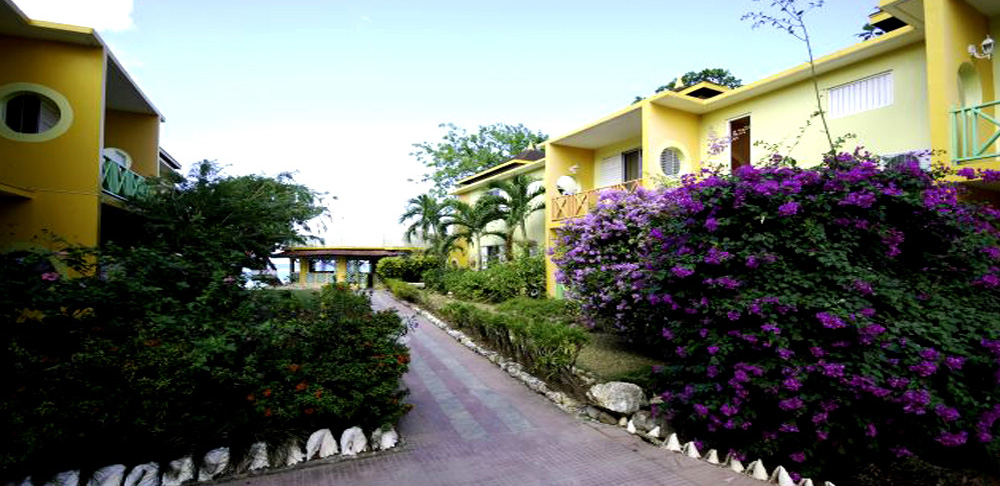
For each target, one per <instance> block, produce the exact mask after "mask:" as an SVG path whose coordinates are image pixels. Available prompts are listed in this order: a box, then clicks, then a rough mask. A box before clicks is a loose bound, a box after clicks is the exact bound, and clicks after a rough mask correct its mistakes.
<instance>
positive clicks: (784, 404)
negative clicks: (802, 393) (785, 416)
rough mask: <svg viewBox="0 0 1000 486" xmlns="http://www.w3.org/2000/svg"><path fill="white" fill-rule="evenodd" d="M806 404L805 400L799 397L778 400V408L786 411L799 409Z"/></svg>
mask: <svg viewBox="0 0 1000 486" xmlns="http://www.w3.org/2000/svg"><path fill="white" fill-rule="evenodd" d="M804 406H805V402H803V401H802V399H801V398H799V397H793V398H787V399H785V400H781V401H780V402H778V408H780V409H782V410H784V411H786V412H787V411H790V410H798V409H800V408H802V407H804Z"/></svg>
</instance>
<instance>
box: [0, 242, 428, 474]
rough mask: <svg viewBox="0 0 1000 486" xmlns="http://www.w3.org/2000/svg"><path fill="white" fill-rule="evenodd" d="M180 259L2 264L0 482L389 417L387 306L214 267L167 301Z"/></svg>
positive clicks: (18, 259) (396, 376)
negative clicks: (266, 286)
mask: <svg viewBox="0 0 1000 486" xmlns="http://www.w3.org/2000/svg"><path fill="white" fill-rule="evenodd" d="M94 261H97V262H99V263H100V266H99V267H95V266H92V265H90V262H94ZM52 262H57V263H62V262H66V263H68V264H69V266H70V267H71V268H72V269H74V270H75V272H76V273H77V275H78V276H77V277H76V278H72V279H69V278H66V274H65V273H59V272H56V271H54V270H53V269H54V268H55V267H56V266H54V265H52ZM193 266H194V264H192V263H191V262H189V261H187V260H186V259H184V258H182V257H180V256H178V255H175V254H173V253H161V252H157V251H153V250H148V249H141V248H140V249H135V250H130V251H121V252H118V253H111V252H106V253H103V254H101V255H95V254H93V253H91V252H87V251H83V250H76V249H70V250H67V252H65V253H64V254H43V253H28V254H25V253H22V254H17V255H14V254H6V255H0V271H2V272H3V275H4V278H3V279H2V280H0V324H2V326H0V339H2V341H3V343H4V345H5V349H6V350H7V352H6V353H4V355H3V357H2V358H0V377H2V378H0V393H3V396H4V400H3V401H0V427H2V428H3V430H5V431H6V432H5V440H4V441H2V444H0V470H2V471H3V474H2V476H3V478H0V479H4V480H8V479H15V478H18V477H23V476H24V475H26V474H28V473H31V474H32V475H33V476H34V477H35V478H36V480H39V482H43V481H44V478H42V476H44V475H45V474H46V473H54V472H58V471H60V470H67V469H72V468H83V469H84V470H86V469H88V468H90V467H94V466H103V465H106V464H110V463H119V462H122V463H126V464H129V463H131V464H138V463H142V462H147V461H151V460H152V461H163V460H171V459H176V458H177V457H181V456H183V455H186V454H191V453H197V452H198V451H202V452H203V451H205V450H207V449H209V448H214V447H219V446H220V445H232V446H236V447H237V448H238V447H239V446H240V445H241V444H244V445H245V444H249V443H250V442H253V441H256V440H268V441H275V440H282V439H284V438H285V437H288V436H289V435H291V434H294V435H296V436H298V437H300V438H301V437H302V436H304V434H308V433H309V432H312V431H313V430H316V429H317V428H324V427H332V428H338V427H339V428H347V427H350V426H354V425H361V426H363V427H365V428H366V429H367V430H371V429H372V428H373V427H377V426H381V425H383V424H385V423H390V422H393V421H395V420H396V419H397V418H398V417H399V416H400V415H401V414H402V413H403V411H404V410H405V408H404V404H403V403H402V402H401V399H402V398H403V393H402V392H400V388H399V386H400V377H401V376H402V374H403V373H404V372H405V370H406V368H407V362H408V359H409V357H408V354H407V349H406V347H405V346H403V345H401V344H399V342H398V339H399V337H400V336H402V335H403V333H405V331H406V327H405V325H403V324H402V322H401V321H400V319H399V317H398V316H397V315H396V314H395V313H392V312H373V311H372V310H371V307H370V303H369V302H368V300H367V299H366V298H365V297H362V296H357V295H354V294H352V293H350V292H348V291H345V290H341V289H335V288H332V287H328V288H327V289H325V290H324V291H323V294H322V296H321V297H319V298H316V297H315V296H305V295H296V294H292V293H290V292H285V291H280V292H279V291H271V290H247V289H245V288H244V287H243V286H242V279H241V277H238V276H237V277H226V276H225V275H224V274H219V275H216V276H215V277H214V279H213V281H212V282H211V283H210V284H209V285H208V286H206V287H204V288H201V289H197V290H192V289H188V291H189V292H192V293H196V294H197V298H195V299H192V300H179V299H177V298H176V297H175V294H174V292H173V286H176V285H183V284H184V280H183V276H184V275H185V274H186V273H187V272H191V271H199V269H198V268H193ZM174 279H176V280H174Z"/></svg>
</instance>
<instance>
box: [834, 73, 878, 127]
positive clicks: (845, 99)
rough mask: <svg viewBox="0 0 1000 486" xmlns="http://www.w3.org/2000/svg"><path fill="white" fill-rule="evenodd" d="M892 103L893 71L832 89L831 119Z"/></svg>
mask: <svg viewBox="0 0 1000 486" xmlns="http://www.w3.org/2000/svg"><path fill="white" fill-rule="evenodd" d="M892 103H893V80H892V71H889V72H887V73H882V74H877V75H875V76H871V77H868V78H865V79H861V80H858V81H855V82H853V83H848V84H844V85H840V86H837V87H835V88H830V109H829V112H830V118H840V117H845V116H849V115H854V114H856V113H861V112H864V111H868V110H874V109H876V108H882V107H885V106H889V105H891V104H892Z"/></svg>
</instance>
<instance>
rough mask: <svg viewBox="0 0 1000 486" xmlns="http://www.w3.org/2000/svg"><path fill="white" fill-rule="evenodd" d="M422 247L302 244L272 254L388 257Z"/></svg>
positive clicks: (276, 256) (278, 255)
mask: <svg viewBox="0 0 1000 486" xmlns="http://www.w3.org/2000/svg"><path fill="white" fill-rule="evenodd" d="M420 249H421V248H417V247H412V246H371V247H365V246H339V247H321V246H300V247H292V248H288V249H285V250H284V251H282V252H280V253H275V254H273V255H271V258H296V257H299V258H301V257H327V256H354V257H386V256H400V255H405V254H408V253H413V252H415V251H417V250H420Z"/></svg>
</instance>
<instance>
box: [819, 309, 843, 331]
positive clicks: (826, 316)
mask: <svg viewBox="0 0 1000 486" xmlns="http://www.w3.org/2000/svg"><path fill="white" fill-rule="evenodd" d="M816 318H817V319H819V322H820V323H821V324H823V327H825V328H827V329H840V328H842V327H846V326H847V324H844V321H843V320H841V319H840V318H839V317H837V316H835V315H833V314H830V313H829V312H820V313H817V314H816Z"/></svg>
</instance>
